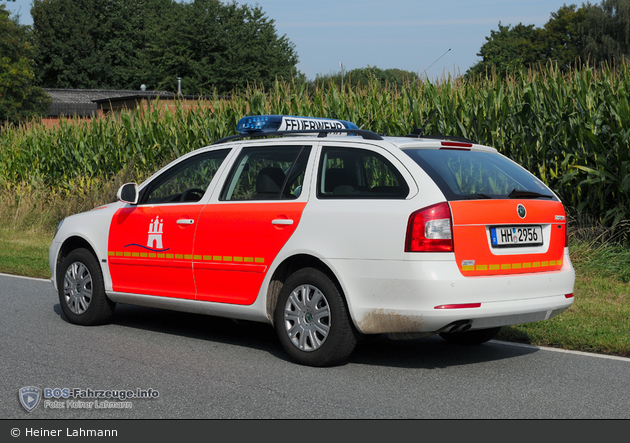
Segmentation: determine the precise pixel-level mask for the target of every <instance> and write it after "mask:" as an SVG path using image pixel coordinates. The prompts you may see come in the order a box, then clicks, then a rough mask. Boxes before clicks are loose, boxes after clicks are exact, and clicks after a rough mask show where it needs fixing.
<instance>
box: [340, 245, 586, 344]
mask: <svg viewBox="0 0 630 443" xmlns="http://www.w3.org/2000/svg"><path fill="white" fill-rule="evenodd" d="M435 258H436V257H434V258H429V257H426V258H423V259H422V260H402V261H386V262H381V261H373V260H372V261H370V260H363V261H355V260H335V261H333V262H331V266H332V267H333V268H334V269H335V270H336V272H338V273H340V274H339V275H340V276H341V278H340V281H342V282H343V285H344V287H343V288H342V289H343V290H344V293H345V295H346V299H347V301H348V307H349V310H350V315H351V317H352V319H353V321H354V324H355V326H356V327H357V329H359V331H361V332H363V333H366V334H371V333H409V332H420V333H438V332H442V331H444V330H450V327H451V326H452V324H458V323H462V322H467V323H468V324H470V327H471V329H484V328H490V327H496V326H508V325H513V324H519V323H528V322H533V321H540V320H546V319H549V318H551V317H554V316H555V315H557V314H559V313H561V312H562V311H564V310H565V309H567V308H568V307H569V306H571V304H572V303H573V297H569V298H567V296H566V295H567V294H572V293H573V285H574V282H575V272H574V270H573V266H572V265H571V261H570V258H569V256H568V252H567V253H566V254H565V257H564V261H563V267H562V269H561V270H559V271H553V272H540V273H531V274H518V275H508V276H487V277H464V276H462V274H461V272H460V271H459V269H458V268H457V264H456V262H455V259H454V258H453V256H452V255H451V254H446V255H441V256H439V258H438V259H435ZM471 303H472V304H475V307H464V308H450V309H436V307H437V306H443V305H470V304H471ZM445 328H446V329H445Z"/></svg>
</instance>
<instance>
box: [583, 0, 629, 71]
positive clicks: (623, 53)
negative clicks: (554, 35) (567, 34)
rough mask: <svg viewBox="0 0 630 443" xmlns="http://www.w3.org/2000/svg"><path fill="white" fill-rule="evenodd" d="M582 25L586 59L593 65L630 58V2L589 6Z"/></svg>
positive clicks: (616, 0) (605, 0)
mask: <svg viewBox="0 0 630 443" xmlns="http://www.w3.org/2000/svg"><path fill="white" fill-rule="evenodd" d="M586 7H588V13H587V14H586V18H585V20H584V22H583V23H582V33H583V34H584V47H583V50H582V57H583V59H584V60H587V59H588V60H590V62H591V63H592V64H599V63H610V64H613V63H614V62H615V60H621V58H623V57H628V56H629V55H630V1H628V0H603V1H602V2H601V5H600V6H592V5H590V4H588V5H587V6H586Z"/></svg>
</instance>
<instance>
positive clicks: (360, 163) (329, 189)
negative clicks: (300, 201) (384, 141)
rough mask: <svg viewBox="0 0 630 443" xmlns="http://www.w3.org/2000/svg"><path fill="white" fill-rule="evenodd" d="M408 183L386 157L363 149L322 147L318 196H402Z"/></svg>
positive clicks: (407, 191) (399, 197)
mask: <svg viewBox="0 0 630 443" xmlns="http://www.w3.org/2000/svg"><path fill="white" fill-rule="evenodd" d="M408 194H409V186H408V185H407V182H405V179H404V178H403V176H402V175H401V174H400V172H399V171H398V169H396V167H395V166H394V165H392V164H391V162H390V161H389V160H387V159H386V158H385V157H383V156H382V155H381V154H378V153H376V152H373V151H369V150H367V149H352V148H335V147H324V148H323V149H322V156H321V159H320V165H319V176H318V178H317V196H318V197H319V198H337V199H339V198H386V199H404V198H406V197H407V195H408Z"/></svg>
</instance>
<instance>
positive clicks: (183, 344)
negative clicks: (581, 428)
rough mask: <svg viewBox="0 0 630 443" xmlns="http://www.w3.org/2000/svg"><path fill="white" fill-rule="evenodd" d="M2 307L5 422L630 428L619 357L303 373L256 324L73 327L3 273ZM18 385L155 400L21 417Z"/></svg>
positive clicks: (534, 355)
mask: <svg viewBox="0 0 630 443" xmlns="http://www.w3.org/2000/svg"><path fill="white" fill-rule="evenodd" d="M0 301H1V302H2V309H1V310H0V417H1V418H4V419H103V418H117V419H202V418H203V419H208V418H209V419H240V418H247V419H266V418H273V419H338V418H344V419H368V418H370V419H372V418H377V419H379V418H380V419H392V418H393V419H403V418H404V419H415V418H428V419H446V418H451V419H476V418H486V419H550V418H553V419H580V418H581V419H595V418H605V419H628V418H630V396H629V395H628V394H629V393H630V359H623V358H611V357H603V356H595V355H592V354H584V353H570V352H559V351H556V350H551V349H545V348H537V347H532V346H522V345H513V344H508V343H503V342H498V341H491V342H489V343H487V344H484V345H481V346H478V347H472V348H468V347H459V346H454V345H449V344H447V343H446V342H444V341H443V340H441V339H440V338H438V337H431V338H426V339H416V340H406V341H394V340H389V339H387V338H385V337H382V338H379V339H376V340H373V341H371V342H368V343H363V344H361V345H359V346H358V347H357V349H356V350H355V352H354V354H353V355H352V357H351V359H350V361H349V362H348V363H347V364H345V365H343V366H339V367H335V368H324V369H320V368H309V367H303V366H298V365H295V364H294V363H292V362H290V361H289V360H288V359H287V358H286V356H285V355H284V353H283V351H282V349H281V348H280V345H279V343H278V341H277V339H276V336H275V333H274V331H273V330H272V329H271V327H270V326H267V325H263V324H257V323H236V322H234V321H231V320H228V319H222V318H217V317H208V316H201V315H193V314H184V313H177V312H170V311H163V310H158V309H150V308H140V307H133V306H126V305H118V306H117V307H116V314H115V316H114V319H113V321H112V323H111V324H109V325H105V326H99V327H81V326H75V325H71V324H70V323H68V322H67V321H66V320H65V318H64V317H63V315H62V313H61V309H60V306H59V301H58V299H57V296H56V294H55V292H54V290H53V288H52V285H51V284H50V282H49V281H44V280H33V279H25V278H17V277H12V276H6V275H0ZM28 386H35V387H39V388H40V389H42V390H44V389H46V388H48V389H51V390H52V389H55V388H59V389H60V390H63V389H68V390H73V389H78V390H79V391H77V393H80V392H84V393H85V392H89V391H90V390H91V391H94V392H97V391H105V390H132V391H134V392H135V391H136V390H137V389H140V390H143V391H145V392H153V393H154V394H153V395H155V392H156V391H157V393H158V394H159V396H157V397H153V398H144V399H135V398H134V399H127V400H126V402H128V403H131V408H127V409H119V408H111V407H101V408H95V407H91V408H87V407H85V404H87V403H92V404H93V403H95V402H96V403H98V404H100V405H101V406H104V404H103V402H105V403H107V402H108V403H107V404H108V405H109V406H111V404H116V405H117V406H120V405H122V404H123V403H125V402H123V401H120V400H119V399H117V398H98V399H95V398H83V399H82V398H63V395H62V396H61V398H59V399H58V400H57V404H63V405H64V407H63V408H56V409H55V408H52V407H50V406H51V405H54V402H53V400H55V398H52V397H51V398H48V399H44V398H43V395H42V396H40V397H41V399H40V402H39V404H38V406H37V407H36V408H35V409H33V410H32V411H31V412H27V411H26V409H25V408H24V407H22V405H21V404H20V401H19V394H18V392H19V390H20V388H23V387H28ZM59 393H62V391H57V394H59ZM97 395H98V394H97ZM46 400H48V402H49V403H48V406H45V401H46ZM73 401H74V402H77V401H82V402H83V404H80V403H74V404H75V405H79V406H83V407H75V408H70V407H68V405H69V404H70V403H72V402H73Z"/></svg>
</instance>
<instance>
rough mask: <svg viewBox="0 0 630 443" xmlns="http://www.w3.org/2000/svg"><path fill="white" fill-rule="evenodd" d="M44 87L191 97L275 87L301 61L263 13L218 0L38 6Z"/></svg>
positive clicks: (78, 1) (84, 0) (37, 0)
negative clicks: (176, 93)
mask: <svg viewBox="0 0 630 443" xmlns="http://www.w3.org/2000/svg"><path fill="white" fill-rule="evenodd" d="M31 14H32V16H33V26H34V31H35V37H36V39H37V41H38V42H39V45H38V46H39V52H38V58H37V62H38V65H39V67H40V69H41V76H42V82H43V84H44V85H46V86H48V87H59V88H115V89H138V88H139V87H140V85H141V84H146V85H148V87H149V88H150V89H161V90H170V91H175V90H176V89H177V77H181V78H182V79H183V83H182V85H183V88H182V92H184V93H185V94H198V93H207V92H210V91H214V90H216V91H218V92H221V93H225V92H230V91H231V90H233V89H234V88H241V87H244V86H246V85H247V84H248V83H257V84H262V85H264V86H269V85H270V84H271V83H272V82H273V81H274V80H275V78H276V77H283V78H285V79H290V78H292V77H293V76H294V75H295V65H296V64H297V55H296V53H295V48H294V45H293V44H292V43H291V42H289V40H288V39H287V38H286V37H284V36H283V37H279V36H278V35H277V33H276V30H275V26H274V22H273V20H269V19H268V18H267V17H266V16H265V14H264V12H263V11H262V9H261V8H259V7H250V6H248V5H243V6H239V5H238V4H237V3H236V2H233V3H230V4H223V3H222V2H220V1H218V0H194V1H192V2H190V3H184V2H181V3H178V2H176V1H174V0H34V1H33V8H32V10H31Z"/></svg>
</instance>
